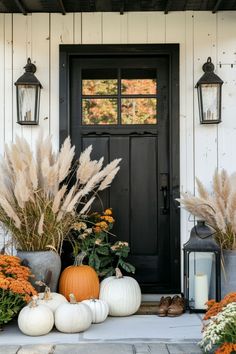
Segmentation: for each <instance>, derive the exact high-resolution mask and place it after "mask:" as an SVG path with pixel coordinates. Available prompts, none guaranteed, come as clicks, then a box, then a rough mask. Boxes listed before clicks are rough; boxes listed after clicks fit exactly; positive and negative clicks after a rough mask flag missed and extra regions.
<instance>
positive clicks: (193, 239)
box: [183, 221, 221, 312]
mask: <svg viewBox="0 0 236 354" xmlns="http://www.w3.org/2000/svg"><path fill="white" fill-rule="evenodd" d="M183 251H184V297H185V300H186V309H187V310H189V311H190V312H205V311H206V305H205V303H206V301H208V299H209V298H212V299H216V301H220V300H221V250H220V247H219V246H218V244H217V243H216V241H215V240H214V238H213V233H212V229H211V228H210V227H208V226H207V225H206V224H205V222H204V221H197V225H195V226H194V227H193V228H192V230H191V233H190V238H189V240H188V241H187V242H186V243H185V244H184V246H183Z"/></svg>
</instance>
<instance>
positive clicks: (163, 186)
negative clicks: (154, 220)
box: [160, 173, 169, 215]
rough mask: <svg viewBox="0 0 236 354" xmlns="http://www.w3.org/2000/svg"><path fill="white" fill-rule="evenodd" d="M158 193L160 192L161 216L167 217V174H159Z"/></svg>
mask: <svg viewBox="0 0 236 354" xmlns="http://www.w3.org/2000/svg"><path fill="white" fill-rule="evenodd" d="M160 191H161V192H162V200H163V203H162V207H161V214H162V215H167V214H168V213H169V199H168V191H169V181H168V173H161V178H160Z"/></svg>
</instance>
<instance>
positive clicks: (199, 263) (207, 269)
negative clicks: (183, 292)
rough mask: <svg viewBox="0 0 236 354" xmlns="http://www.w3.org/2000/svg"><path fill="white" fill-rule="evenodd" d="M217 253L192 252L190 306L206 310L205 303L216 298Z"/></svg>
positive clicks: (190, 258) (190, 259)
mask: <svg viewBox="0 0 236 354" xmlns="http://www.w3.org/2000/svg"><path fill="white" fill-rule="evenodd" d="M214 269H215V253H214V252H191V253H190V254H189V272H188V274H189V284H188V285H189V294H188V298H189V306H190V309H193V310H205V309H206V305H205V302H206V301H208V300H209V298H215V290H214V289H215V288H216V287H215V270H214Z"/></svg>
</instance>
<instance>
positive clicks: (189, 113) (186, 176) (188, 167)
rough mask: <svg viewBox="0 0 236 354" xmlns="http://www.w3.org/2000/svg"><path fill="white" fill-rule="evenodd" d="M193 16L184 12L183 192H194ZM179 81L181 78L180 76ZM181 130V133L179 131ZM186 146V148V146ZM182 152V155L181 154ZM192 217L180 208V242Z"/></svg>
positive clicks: (181, 119) (181, 121) (187, 231)
mask: <svg viewBox="0 0 236 354" xmlns="http://www.w3.org/2000/svg"><path fill="white" fill-rule="evenodd" d="M193 16H194V13H193V12H192V11H188V12H186V19H185V24H186V26H185V31H186V35H185V41H186V42H185V53H184V56H185V65H184V66H185V68H184V70H185V91H184V96H185V113H184V114H183V115H181V116H180V124H181V129H180V134H181V135H184V137H183V139H181V141H180V146H181V154H180V160H181V169H180V171H181V172H180V173H181V190H182V191H183V192H185V191H186V190H187V191H190V192H192V193H193V192H194V185H195V165H194V163H195V162H194V158H195V156H194V154H195V150H194V141H195V136H194V132H195V128H194V98H193V93H192V91H193V88H194V85H195V83H194V77H193V70H194V68H193V60H194V51H193ZM180 81H182V78H181V77H180ZM181 132H182V133H181ZM186 147H187V148H186ZM182 154H183V156H182ZM191 220H192V218H189V213H188V212H186V211H185V210H183V209H182V210H181V221H182V222H181V239H182V242H185V241H187V239H188V237H189V233H190V231H191V228H192V227H193V222H192V221H191Z"/></svg>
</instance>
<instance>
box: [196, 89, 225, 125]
mask: <svg viewBox="0 0 236 354" xmlns="http://www.w3.org/2000/svg"><path fill="white" fill-rule="evenodd" d="M200 87H201V96H202V97H201V98H202V118H203V122H204V121H215V120H220V116H219V114H220V109H219V108H220V85H219V84H201V85H200Z"/></svg>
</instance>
